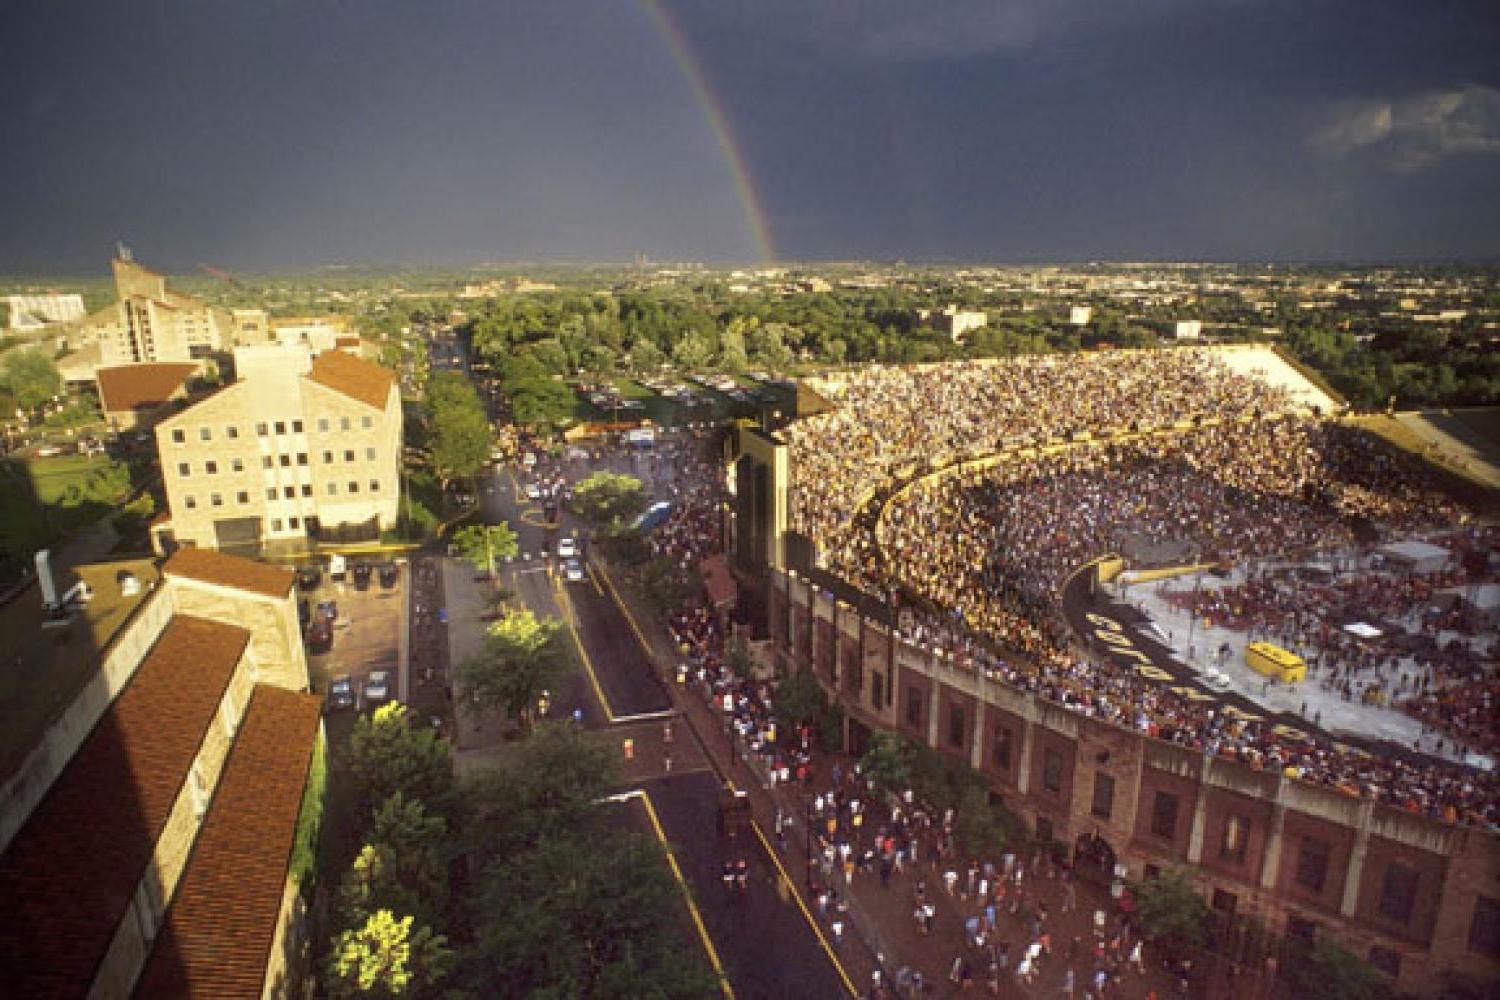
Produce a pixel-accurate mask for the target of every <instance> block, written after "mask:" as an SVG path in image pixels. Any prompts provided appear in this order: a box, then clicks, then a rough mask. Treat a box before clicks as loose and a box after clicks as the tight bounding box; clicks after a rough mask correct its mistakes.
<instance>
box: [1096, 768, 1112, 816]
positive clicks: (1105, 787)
mask: <svg viewBox="0 0 1500 1000" xmlns="http://www.w3.org/2000/svg"><path fill="white" fill-rule="evenodd" d="M1092 811H1093V813H1094V815H1095V816H1098V817H1099V818H1100V819H1109V818H1110V816H1112V815H1114V811H1115V779H1114V778H1113V777H1111V776H1110V775H1108V774H1105V773H1104V772H1103V771H1095V772H1094V807H1093V810H1092Z"/></svg>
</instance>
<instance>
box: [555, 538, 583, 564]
mask: <svg viewBox="0 0 1500 1000" xmlns="http://www.w3.org/2000/svg"><path fill="white" fill-rule="evenodd" d="M557 558H559V559H577V558H578V542H577V541H575V540H574V539H572V538H559V539H558V540H557Z"/></svg>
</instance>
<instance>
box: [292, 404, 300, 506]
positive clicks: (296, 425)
mask: <svg viewBox="0 0 1500 1000" xmlns="http://www.w3.org/2000/svg"><path fill="white" fill-rule="evenodd" d="M292 433H293V434H301V433H302V421H300V420H293V421H292ZM292 527H294V528H295V527H296V525H295V524H294V525H292Z"/></svg>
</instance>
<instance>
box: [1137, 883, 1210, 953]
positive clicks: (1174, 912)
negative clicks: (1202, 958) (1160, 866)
mask: <svg viewBox="0 0 1500 1000" xmlns="http://www.w3.org/2000/svg"><path fill="white" fill-rule="evenodd" d="M1136 902H1137V914H1138V918H1139V920H1140V923H1141V931H1142V933H1143V934H1144V935H1145V936H1146V938H1147V939H1148V940H1150V941H1152V942H1154V943H1156V944H1159V945H1161V946H1162V947H1163V948H1165V949H1166V950H1167V951H1168V953H1170V954H1180V953H1181V952H1182V951H1184V950H1186V949H1187V948H1190V947H1196V946H1198V945H1200V944H1202V942H1203V924H1204V920H1205V919H1206V918H1207V916H1208V906H1207V905H1206V904H1205V903H1204V902H1203V897H1202V896H1200V895H1198V893H1197V891H1196V890H1194V889H1193V884H1192V882H1191V881H1190V880H1189V879H1188V877H1187V875H1186V874H1185V873H1184V872H1182V871H1181V870H1179V869H1176V868H1172V869H1168V870H1167V871H1164V872H1162V873H1161V874H1160V875H1158V876H1157V877H1156V878H1155V879H1153V880H1152V881H1150V882H1147V883H1146V884H1145V885H1143V886H1141V887H1140V889H1139V890H1138V891H1137V892H1136Z"/></svg>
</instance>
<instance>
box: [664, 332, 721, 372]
mask: <svg viewBox="0 0 1500 1000" xmlns="http://www.w3.org/2000/svg"><path fill="white" fill-rule="evenodd" d="M713 356H714V343H713V339H712V338H711V337H710V336H709V335H708V334H707V333H705V332H703V331H702V330H689V331H688V332H687V333H685V334H683V335H682V337H681V338H680V339H679V340H678V341H677V343H675V344H673V345H672V360H673V361H675V362H677V364H678V365H680V366H681V367H683V368H685V369H687V370H688V371H694V370H696V369H699V368H702V367H703V366H704V365H706V364H708V362H709V359H710V358H712V357H713Z"/></svg>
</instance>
